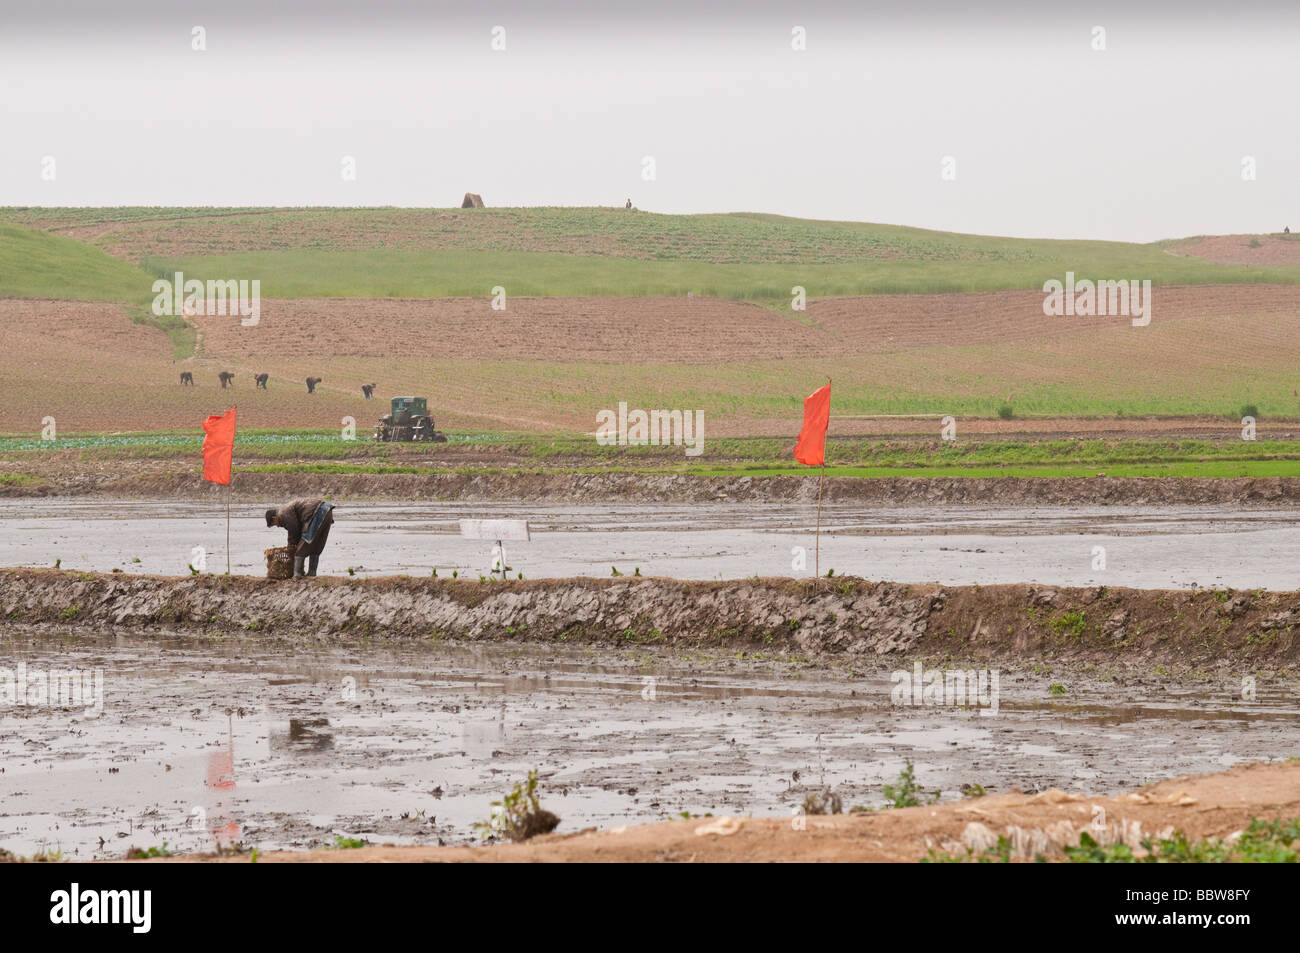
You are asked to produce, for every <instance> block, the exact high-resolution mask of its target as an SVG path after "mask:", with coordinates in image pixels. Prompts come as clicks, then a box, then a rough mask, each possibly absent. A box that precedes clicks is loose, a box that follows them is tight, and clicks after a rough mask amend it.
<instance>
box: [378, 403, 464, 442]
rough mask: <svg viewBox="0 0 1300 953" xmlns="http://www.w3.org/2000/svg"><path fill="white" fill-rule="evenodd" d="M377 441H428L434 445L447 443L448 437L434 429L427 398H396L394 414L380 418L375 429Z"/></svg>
mask: <svg viewBox="0 0 1300 953" xmlns="http://www.w3.org/2000/svg"><path fill="white" fill-rule="evenodd" d="M375 439H376V440H382V441H384V442H388V441H391V440H405V441H410V440H428V441H430V442H432V443H446V442H447V435H446V434H444V433H442V432H441V431H438V430H434V429H433V418H432V417H430V416H429V407H428V403H427V402H426V400H425V398H423V397H394V398H393V410H392V413H387V414H384V416H382V417H380V418H379V423H378V425H377V426H376V427H375Z"/></svg>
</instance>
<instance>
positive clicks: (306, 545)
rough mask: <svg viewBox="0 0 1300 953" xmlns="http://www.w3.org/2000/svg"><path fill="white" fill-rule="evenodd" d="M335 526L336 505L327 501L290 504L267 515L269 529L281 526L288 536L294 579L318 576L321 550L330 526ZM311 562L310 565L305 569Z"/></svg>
mask: <svg viewBox="0 0 1300 953" xmlns="http://www.w3.org/2000/svg"><path fill="white" fill-rule="evenodd" d="M333 524H334V504H333V503H326V502H325V501H324V500H318V499H305V500H290V501H289V502H288V503H286V504H285V505H284V506H281V507H280V508H279V509H274V508H273V509H269V510H267V511H266V525H267V526H279V527H281V528H282V529H285V530H288V532H289V548H290V549H292V550H293V577H294V578H295V579H300V578H302V577H303V576H314V575H316V566H317V565H318V564H319V563H320V554H321V550H323V549H324V548H325V541H326V540H327V539H329V535H330V526H332V525H333ZM308 560H310V565H307V566H306V571H305V572H304V565H305V564H307V562H308Z"/></svg>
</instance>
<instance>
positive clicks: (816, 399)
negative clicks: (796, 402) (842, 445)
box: [794, 384, 831, 467]
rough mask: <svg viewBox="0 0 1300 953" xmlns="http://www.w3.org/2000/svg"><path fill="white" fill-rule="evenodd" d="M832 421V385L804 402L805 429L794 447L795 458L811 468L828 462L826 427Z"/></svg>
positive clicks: (800, 432)
mask: <svg viewBox="0 0 1300 953" xmlns="http://www.w3.org/2000/svg"><path fill="white" fill-rule="evenodd" d="M830 419H831V385H830V384H827V385H826V386H825V387H819V388H817V389H816V390H815V391H813V392H812V393H811V394H809V395H808V398H807V400H805V401H804V402H803V429H802V430H800V431H799V442H798V443H796V444H795V445H794V458H795V459H796V460H798V461H799V462H800V463H804V464H807V465H808V466H810V467H819V466H821V465H822V464H823V463H825V462H826V425H827V424H829V423H830Z"/></svg>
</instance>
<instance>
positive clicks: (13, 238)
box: [0, 223, 153, 304]
mask: <svg viewBox="0 0 1300 953" xmlns="http://www.w3.org/2000/svg"><path fill="white" fill-rule="evenodd" d="M152 284H153V277H152V276H150V275H149V274H147V273H146V272H144V271H141V270H140V269H139V268H137V267H135V266H134V265H132V264H130V263H129V262H125V261H122V260H121V259H118V258H112V257H110V256H109V255H107V254H105V253H104V252H103V251H101V250H100V249H98V248H96V247H95V246H93V245H89V244H87V243H85V242H80V241H77V240H75V239H72V238H63V237H61V236H58V235H51V234H49V233H47V232H42V231H38V230H36V229H34V228H24V227H22V226H18V225H6V224H3V223H0V298H63V299H72V300H76V301H121V302H125V303H130V304H137V303H138V304H144V303H147V302H148V301H150V300H151V298H152V295H151V293H150V287H151V285H152Z"/></svg>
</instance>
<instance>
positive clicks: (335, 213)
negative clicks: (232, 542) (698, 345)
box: [0, 208, 1300, 300]
mask: <svg viewBox="0 0 1300 953" xmlns="http://www.w3.org/2000/svg"><path fill="white" fill-rule="evenodd" d="M0 221H10V222H15V223H22V224H26V225H30V226H32V227H38V228H43V229H47V230H50V231H54V232H61V231H66V230H69V229H74V228H78V227H84V226H88V225H95V226H97V227H96V228H95V229H94V230H93V232H90V233H88V236H87V238H86V239H85V241H86V242H89V243H93V244H94V245H95V246H98V248H100V249H103V250H104V251H106V252H108V253H109V254H111V255H114V256H116V257H118V258H123V259H126V260H128V261H131V262H133V263H135V264H137V265H139V266H140V267H141V268H142V269H143V270H145V271H147V272H149V273H150V274H152V275H168V276H169V275H170V274H171V273H172V272H174V271H178V270H179V271H184V272H185V273H186V275H187V276H188V277H195V278H202V279H206V278H223V277H244V276H246V277H249V278H260V279H261V281H262V293H263V294H264V295H266V296H268V297H354V296H393V297H437V296H451V295H457V296H459V295H486V294H488V293H490V290H491V289H492V288H493V287H495V286H497V285H501V286H504V287H505V288H506V289H507V292H508V293H510V294H523V295H679V294H686V293H687V292H694V293H695V294H699V295H708V296H717V297H728V298H739V299H748V300H779V299H783V298H787V297H788V296H789V295H790V289H791V288H793V287H794V286H795V285H800V286H803V287H804V288H806V289H807V293H808V295H809V296H810V297H829V296H836V295H857V294H882V293H914V292H915V293H920V292H962V291H992V290H1002V289H1013V288H1041V287H1042V284H1043V282H1044V281H1046V280H1047V279H1049V278H1053V277H1055V278H1062V277H1064V275H1065V273H1066V271H1073V272H1074V273H1075V274H1076V275H1078V276H1079V277H1081V278H1083V277H1092V278H1098V277H1105V278H1138V279H1150V280H1151V281H1153V282H1154V283H1156V284H1200V283H1239V282H1247V283H1249V282H1265V281H1266V282H1283V283H1300V268H1294V267H1275V268H1247V267H1237V266H1226V265H1215V264H1212V263H1209V262H1206V261H1202V260H1199V259H1195V258H1188V257H1184V256H1179V255H1175V254H1171V253H1170V252H1169V251H1168V250H1167V243H1157V244H1149V245H1139V244H1128V243H1123V242H1095V241H1059V240H1047V239H1016V238H997V237H988V236H978V235H961V234H955V233H950V232H936V231H927V230H924V229H917V228H906V227H902V226H894V225H877V224H869V223H861V222H830V221H813V220H807V219H795V218H785V217H782V216H776V215H759V214H748V213H736V214H725V215H658V214H653V213H649V212H641V211H635V210H632V211H629V210H625V209H621V208H618V209H611V208H512V209H507V208H499V209H493V208H489V209H396V208H379V209H260V210H249V209H207V210H205V209H193V208H159V209H149V208H110V209H39V208H6V209H0Z"/></svg>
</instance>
